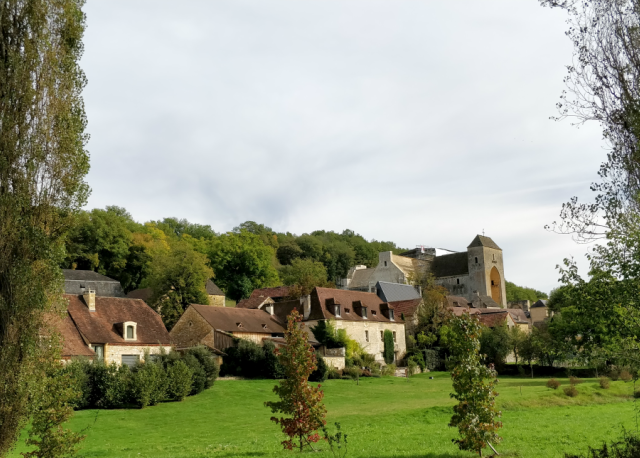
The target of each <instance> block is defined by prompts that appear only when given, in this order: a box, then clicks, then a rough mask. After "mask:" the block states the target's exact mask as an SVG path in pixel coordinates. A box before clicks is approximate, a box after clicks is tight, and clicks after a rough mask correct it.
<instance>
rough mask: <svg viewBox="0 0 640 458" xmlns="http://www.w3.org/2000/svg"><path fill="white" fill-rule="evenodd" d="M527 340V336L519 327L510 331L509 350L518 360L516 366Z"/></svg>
mask: <svg viewBox="0 0 640 458" xmlns="http://www.w3.org/2000/svg"><path fill="white" fill-rule="evenodd" d="M526 338H527V334H525V332H524V331H523V330H522V329H520V327H519V326H514V327H512V328H511V329H510V330H509V338H508V342H509V349H510V350H511V352H512V353H513V356H514V357H515V359H516V364H518V358H519V356H520V351H521V349H522V345H523V343H524V341H525V339H526Z"/></svg>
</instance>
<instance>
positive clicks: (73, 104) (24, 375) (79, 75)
mask: <svg viewBox="0 0 640 458" xmlns="http://www.w3.org/2000/svg"><path fill="white" fill-rule="evenodd" d="M82 3H83V2H82V1H79V0H59V1H56V2H51V1H45V0H31V1H24V0H6V1H3V2H2V6H1V7H0V50H1V51H0V55H1V58H0V62H1V63H0V152H1V154H0V349H1V350H0V456H6V454H7V452H8V451H9V450H10V449H11V448H12V447H13V445H14V443H15V441H16V440H17V438H18V435H19V432H20V431H21V429H22V427H23V426H24V424H25V421H26V419H27V415H28V412H29V407H30V404H29V393H30V392H33V390H35V389H37V385H36V383H37V382H44V381H43V380H41V379H39V378H38V377H37V374H38V367H39V366H40V364H42V363H44V360H43V358H44V356H43V355H42V354H41V347H39V345H38V344H39V342H40V340H39V333H40V330H41V329H42V326H43V317H44V314H45V313H46V312H47V311H54V310H55V311H59V310H62V309H63V308H64V303H63V301H62V300H61V293H62V278H61V274H60V271H59V268H58V265H59V264H60V262H62V258H63V256H64V255H63V249H62V243H63V237H64V235H65V232H67V231H68V229H69V228H70V226H71V225H72V223H73V215H74V214H75V213H76V212H77V211H79V209H80V208H81V207H82V205H84V203H85V201H86V197H87V195H88V192H89V188H88V186H87V184H86V183H85V181H84V177H85V175H86V174H87V172H88V170H89V156H88V153H87V151H86V150H85V145H86V142H87V135H86V134H85V133H84V130H85V127H86V116H85V112H84V105H83V101H82V96H81V93H82V89H83V87H84V85H85V82H86V79H85V76H84V74H83V72H82V70H81V69H80V67H79V64H78V63H79V61H80V58H81V56H82V51H83V45H82V36H83V33H84V27H85V16H84V14H83V12H82V10H81V7H82ZM53 408H57V406H56V405H53ZM61 415H62V414H61Z"/></svg>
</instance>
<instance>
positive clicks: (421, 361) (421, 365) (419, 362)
mask: <svg viewBox="0 0 640 458" xmlns="http://www.w3.org/2000/svg"><path fill="white" fill-rule="evenodd" d="M409 359H412V360H413V361H415V363H416V364H417V365H418V367H419V368H420V371H421V372H423V371H424V370H425V369H426V368H427V365H426V364H425V362H424V357H423V356H422V352H419V353H414V354H413V355H411V356H410V357H409Z"/></svg>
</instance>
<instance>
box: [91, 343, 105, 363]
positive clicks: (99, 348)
mask: <svg viewBox="0 0 640 458" xmlns="http://www.w3.org/2000/svg"><path fill="white" fill-rule="evenodd" d="M93 351H95V352H96V359H97V360H98V361H102V360H103V359H104V345H94V346H93Z"/></svg>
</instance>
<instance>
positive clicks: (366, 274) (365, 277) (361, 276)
mask: <svg viewBox="0 0 640 458" xmlns="http://www.w3.org/2000/svg"><path fill="white" fill-rule="evenodd" d="M375 270H376V269H373V268H371V269H358V270H356V271H355V272H353V277H351V281H350V282H349V288H364V287H366V288H369V280H370V279H371V276H372V275H373V272H375Z"/></svg>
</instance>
